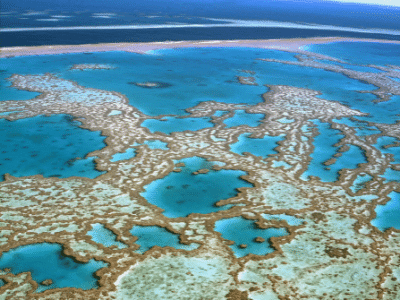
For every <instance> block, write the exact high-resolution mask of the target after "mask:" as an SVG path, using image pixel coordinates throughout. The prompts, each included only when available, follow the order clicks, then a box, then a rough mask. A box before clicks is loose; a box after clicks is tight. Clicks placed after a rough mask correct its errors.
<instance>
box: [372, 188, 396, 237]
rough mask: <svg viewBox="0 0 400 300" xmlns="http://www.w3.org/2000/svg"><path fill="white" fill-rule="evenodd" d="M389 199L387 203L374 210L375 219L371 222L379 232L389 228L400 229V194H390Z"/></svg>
mask: <svg viewBox="0 0 400 300" xmlns="http://www.w3.org/2000/svg"><path fill="white" fill-rule="evenodd" d="M389 197H390V198H391V199H390V201H389V202H387V203H386V204H385V205H378V206H377V207H376V208H375V212H376V218H375V219H373V220H372V221H371V224H372V225H374V226H375V227H377V228H378V229H379V230H381V231H385V230H386V229H388V228H390V227H393V228H396V229H400V193H398V192H391V193H390V194H389Z"/></svg>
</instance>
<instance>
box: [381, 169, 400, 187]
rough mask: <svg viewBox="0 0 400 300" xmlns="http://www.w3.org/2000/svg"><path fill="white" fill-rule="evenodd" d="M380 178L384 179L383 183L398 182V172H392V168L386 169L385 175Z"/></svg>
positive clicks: (399, 176)
mask: <svg viewBox="0 0 400 300" xmlns="http://www.w3.org/2000/svg"><path fill="white" fill-rule="evenodd" d="M380 176H381V177H383V178H385V179H386V181H385V183H387V182H390V181H395V182H400V171H397V170H394V169H392V168H387V169H386V171H385V173H383V175H380Z"/></svg>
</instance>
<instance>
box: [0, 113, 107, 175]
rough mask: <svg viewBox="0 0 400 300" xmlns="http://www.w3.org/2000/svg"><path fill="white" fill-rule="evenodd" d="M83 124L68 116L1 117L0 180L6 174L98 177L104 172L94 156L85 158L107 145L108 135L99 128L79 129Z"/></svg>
mask: <svg viewBox="0 0 400 300" xmlns="http://www.w3.org/2000/svg"><path fill="white" fill-rule="evenodd" d="M80 124H81V123H80V122H78V121H74V120H73V118H72V117H71V116H69V115H52V116H50V117H46V116H37V117H33V118H26V119H20V120H17V121H12V122H11V121H7V120H5V119H0V136H1V137H2V141H1V143H2V148H1V150H0V176H1V177H0V180H3V176H2V175H3V174H5V173H10V174H11V175H13V176H17V177H20V176H31V175H37V174H40V175H43V176H44V177H61V178H65V177H70V176H80V177H88V178H95V177H97V176H99V175H101V174H103V173H105V172H100V171H97V170H96V169H95V163H94V157H90V158H86V159H85V156H86V155H87V154H88V153H90V152H93V151H95V150H99V149H102V148H104V147H105V146H106V145H105V143H104V139H105V137H103V136H101V135H100V134H101V132H100V131H90V130H87V129H82V128H79V127H78V126H79V125H80ZM75 158H81V159H78V160H74V159H75Z"/></svg>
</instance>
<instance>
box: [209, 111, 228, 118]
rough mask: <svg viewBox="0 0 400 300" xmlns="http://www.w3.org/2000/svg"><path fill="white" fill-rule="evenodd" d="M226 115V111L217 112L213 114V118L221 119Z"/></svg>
mask: <svg viewBox="0 0 400 300" xmlns="http://www.w3.org/2000/svg"><path fill="white" fill-rule="evenodd" d="M227 113H229V111H228V110H217V111H216V112H215V113H214V115H213V116H216V117H222V116H223V115H225V114H227Z"/></svg>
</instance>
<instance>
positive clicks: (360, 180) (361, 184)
mask: <svg viewBox="0 0 400 300" xmlns="http://www.w3.org/2000/svg"><path fill="white" fill-rule="evenodd" d="M372 178H373V177H372V176H371V175H369V174H364V175H358V176H357V177H356V179H355V180H354V182H353V184H352V185H351V187H350V189H351V191H352V192H353V193H357V192H358V191H360V190H362V189H363V188H365V185H366V183H367V182H369V181H371V180H372Z"/></svg>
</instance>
